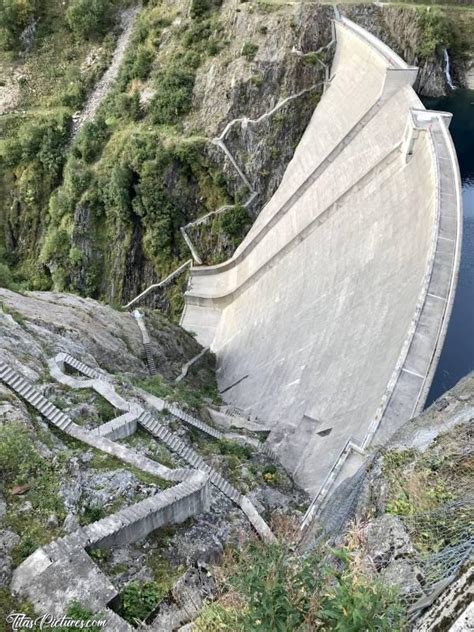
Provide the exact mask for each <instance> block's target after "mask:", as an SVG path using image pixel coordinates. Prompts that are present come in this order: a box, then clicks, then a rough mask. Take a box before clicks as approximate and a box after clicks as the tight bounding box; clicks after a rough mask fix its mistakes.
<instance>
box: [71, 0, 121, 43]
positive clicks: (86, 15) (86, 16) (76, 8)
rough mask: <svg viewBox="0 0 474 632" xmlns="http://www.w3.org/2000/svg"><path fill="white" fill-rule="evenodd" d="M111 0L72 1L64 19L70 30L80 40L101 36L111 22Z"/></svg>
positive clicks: (112, 6)
mask: <svg viewBox="0 0 474 632" xmlns="http://www.w3.org/2000/svg"><path fill="white" fill-rule="evenodd" d="M113 8H114V3H113V2H111V0H72V2H71V3H70V5H69V7H68V9H67V11H66V19H67V22H68V24H69V27H70V29H71V30H72V31H73V33H75V34H76V35H78V36H79V37H81V38H82V39H90V38H91V37H95V36H97V35H103V34H104V33H105V32H106V31H107V29H108V27H109V25H110V22H111V17H112V16H111V14H112V15H113Z"/></svg>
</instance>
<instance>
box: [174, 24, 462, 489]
mask: <svg viewBox="0 0 474 632" xmlns="http://www.w3.org/2000/svg"><path fill="white" fill-rule="evenodd" d="M334 37H335V40H336V51H335V56H334V61H333V64H332V68H331V72H330V76H329V81H328V82H327V89H326V90H325V92H324V94H323V96H322V98H321V100H320V102H319V104H318V105H317V107H316V109H315V111H314V114H313V116H312V119H311V121H310V123H309V125H308V127H307V129H306V131H305V133H304V135H303V137H302V139H301V141H300V143H299V145H298V147H297V149H296V151H295V154H294V157H293V159H292V160H291V162H290V164H289V166H288V168H287V170H286V172H285V175H284V177H283V179H282V182H281V184H280V186H279V188H278V190H277V191H276V193H275V194H274V196H273V197H272V198H271V200H270V201H269V202H268V203H267V204H266V206H265V207H264V208H263V209H262V211H261V213H260V214H259V216H258V217H257V219H256V221H255V223H254V225H253V226H252V228H251V230H250V231H249V233H248V234H247V236H246V237H245V239H244V240H243V242H242V243H241V245H240V246H239V247H238V249H237V250H236V252H235V254H234V255H233V257H232V258H231V259H229V260H228V261H226V262H225V263H222V264H220V265H216V266H209V267H204V266H198V267H193V268H192V269H191V275H190V281H189V287H188V291H187V292H186V295H185V308H184V311H183V315H182V321H181V323H182V325H183V327H185V328H186V329H187V330H189V331H192V332H195V333H196V335H197V339H198V341H199V342H200V343H201V344H202V345H203V346H205V347H208V346H209V347H210V348H211V349H212V351H214V352H215V354H216V356H217V362H218V380H219V386H220V389H221V391H222V392H224V395H223V396H224V399H225V400H226V402H228V403H229V404H232V405H233V406H236V407H238V408H239V409H241V410H243V411H245V412H246V413H247V414H249V415H255V416H257V417H258V418H259V419H261V420H262V421H263V422H264V423H265V425H268V426H269V427H270V428H271V432H270V435H269V439H268V441H269V444H270V447H271V448H272V450H273V451H274V452H275V453H276V454H277V456H278V457H279V459H280V460H281V462H282V464H283V465H284V466H285V467H286V469H287V470H288V471H289V472H290V473H291V474H292V475H293V476H294V477H295V479H296V481H297V482H298V483H299V484H300V485H301V486H302V487H303V488H305V489H306V490H307V491H308V492H310V493H311V494H321V491H322V490H324V491H327V487H328V481H330V482H331V484H336V483H338V482H339V481H341V480H343V479H344V478H346V477H347V476H350V475H351V474H352V473H354V472H355V470H356V469H357V468H358V467H359V466H360V464H361V462H362V460H363V459H364V455H365V453H366V450H367V448H368V447H369V446H370V445H371V444H374V443H375V444H383V443H385V442H386V441H387V440H388V438H389V437H390V436H391V435H392V434H393V433H394V432H395V431H396V430H397V429H398V428H399V427H400V426H401V425H402V424H403V423H404V422H405V421H407V420H408V419H410V418H411V417H413V416H414V415H416V414H417V413H419V412H420V411H421V410H422V408H423V406H424V403H425V400H426V397H427V395H428V390H429V387H430V384H431V381H432V379H433V375H434V371H435V369H436V366H437V362H438V358H439V355H440V352H441V349H442V346H443V342H444V338H445V334H446V328H447V324H448V322H449V317H450V313H451V308H452V303H453V299H454V294H455V289H456V281H457V272H458V267H459V258H460V248H461V231H462V201H461V184H460V176H459V169H458V165H457V159H456V154H455V151H454V147H453V144H452V140H451V137H450V134H449V131H448V128H449V123H450V117H451V115H450V114H447V113H443V112H434V111H428V110H426V109H425V108H424V106H423V104H422V103H421V101H420V100H419V98H418V96H417V95H416V93H415V91H414V89H413V84H414V82H415V80H416V77H417V72H418V69H417V68H415V67H412V66H409V65H408V64H406V63H405V62H404V61H403V59H401V58H400V57H399V56H398V55H397V54H396V53H394V52H393V51H392V50H391V49H390V48H389V47H388V46H386V45H385V44H384V43H382V42H381V41H380V40H378V39H377V38H376V37H374V36H373V35H371V34H370V33H368V32H367V31H365V30H364V29H362V28H360V27H359V26H357V25H356V24H354V23H353V22H351V21H350V20H347V19H345V18H338V19H336V20H335V21H334ZM348 446H352V448H351V449H348Z"/></svg>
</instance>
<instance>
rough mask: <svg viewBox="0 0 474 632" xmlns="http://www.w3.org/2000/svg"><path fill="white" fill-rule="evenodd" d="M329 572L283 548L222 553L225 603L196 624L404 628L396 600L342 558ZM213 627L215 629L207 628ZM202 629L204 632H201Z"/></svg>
mask: <svg viewBox="0 0 474 632" xmlns="http://www.w3.org/2000/svg"><path fill="white" fill-rule="evenodd" d="M336 555H337V557H339V558H340V560H341V568H340V570H337V569H336V568H335V567H336V566H337V564H338V561H337V560H336V561H334V560H333V561H332V565H331V566H329V565H328V563H327V562H325V561H324V560H323V558H322V557H320V555H318V554H315V553H313V554H311V555H307V556H295V555H294V554H291V552H290V549H289V546H288V545H287V544H270V545H268V544H263V543H261V542H257V543H251V544H249V545H248V546H246V547H245V548H243V549H241V550H239V551H235V552H233V554H231V555H229V553H227V556H226V560H225V566H224V567H223V569H222V570H223V573H224V577H222V579H221V581H222V589H223V591H229V590H230V591H231V594H230V597H231V598H230V599H228V600H226V599H225V594H224V596H223V597H224V598H223V599H222V604H224V603H226V602H227V603H231V604H237V605H238V607H237V608H236V607H235V606H234V607H232V606H231V607H225V606H224V605H222V604H219V603H217V604H212V605H211V606H207V607H205V608H204V610H203V611H202V613H201V615H200V616H199V618H198V620H197V621H196V622H195V628H196V631H197V632H204V630H205V629H219V630H228V631H229V632H231V631H232V632H233V631H234V630H255V632H288V631H289V630H292V631H294V632H297V631H300V632H303V631H305V630H320V629H321V630H337V631H339V632H390V631H400V630H402V629H405V628H404V623H405V621H404V617H403V611H402V606H401V604H400V601H399V600H398V598H397V596H396V594H395V593H394V592H393V591H391V590H388V589H387V588H386V587H384V586H382V585H381V584H379V583H378V582H375V581H372V580H369V579H366V578H365V577H363V576H360V575H355V574H354V573H353V572H352V571H351V570H350V563H349V558H348V556H347V555H346V553H345V552H344V553H342V554H341V553H336ZM211 622H212V624H218V627H217V625H216V627H215V628H211V627H210V626H211ZM206 625H207V626H209V627H207V628H206Z"/></svg>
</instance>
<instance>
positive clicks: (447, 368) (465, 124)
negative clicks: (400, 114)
mask: <svg viewBox="0 0 474 632" xmlns="http://www.w3.org/2000/svg"><path fill="white" fill-rule="evenodd" d="M447 70H449V67H448V68H447ZM424 104H425V106H426V107H427V108H430V109H433V110H445V111H448V112H452V113H453V120H452V122H451V127H450V131H451V134H452V137H453V140H454V144H455V146H456V151H457V154H458V159H459V167H460V169H461V178H462V182H463V203H464V233H463V244H462V254H461V267H460V270H459V281H458V287H457V292H456V298H455V301H454V306H453V312H452V316H451V320H450V323H449V327H448V332H447V336H446V341H445V343H444V348H443V351H442V354H441V358H440V361H439V365H438V369H437V371H436V373H435V376H434V380H433V384H432V385H431V390H430V392H429V395H428V400H427V405H429V404H431V403H432V402H433V401H434V400H435V399H437V398H438V397H440V396H441V395H442V394H443V393H445V392H446V391H447V390H449V389H450V388H452V387H453V386H454V385H455V384H456V382H458V381H459V380H460V379H461V378H462V377H464V376H465V375H467V374H468V373H469V372H470V371H473V370H474V90H462V89H460V88H458V89H457V90H455V91H453V92H451V93H450V94H449V95H448V96H446V97H442V98H440V99H424Z"/></svg>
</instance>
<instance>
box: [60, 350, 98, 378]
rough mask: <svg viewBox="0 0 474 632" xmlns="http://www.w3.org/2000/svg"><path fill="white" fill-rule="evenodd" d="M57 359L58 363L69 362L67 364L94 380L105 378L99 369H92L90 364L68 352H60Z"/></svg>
mask: <svg viewBox="0 0 474 632" xmlns="http://www.w3.org/2000/svg"><path fill="white" fill-rule="evenodd" d="M57 361H58V363H63V364H67V366H69V367H71V368H72V369H75V370H76V371H78V372H79V373H82V374H83V375H85V376H87V377H90V378H91V379H92V380H101V379H103V376H102V375H101V374H100V373H99V371H96V370H95V369H92V368H91V367H90V366H87V364H84V362H81V361H80V360H76V358H73V357H72V356H70V355H69V354H67V353H62V354H60V355H59V356H58V358H57Z"/></svg>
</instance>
